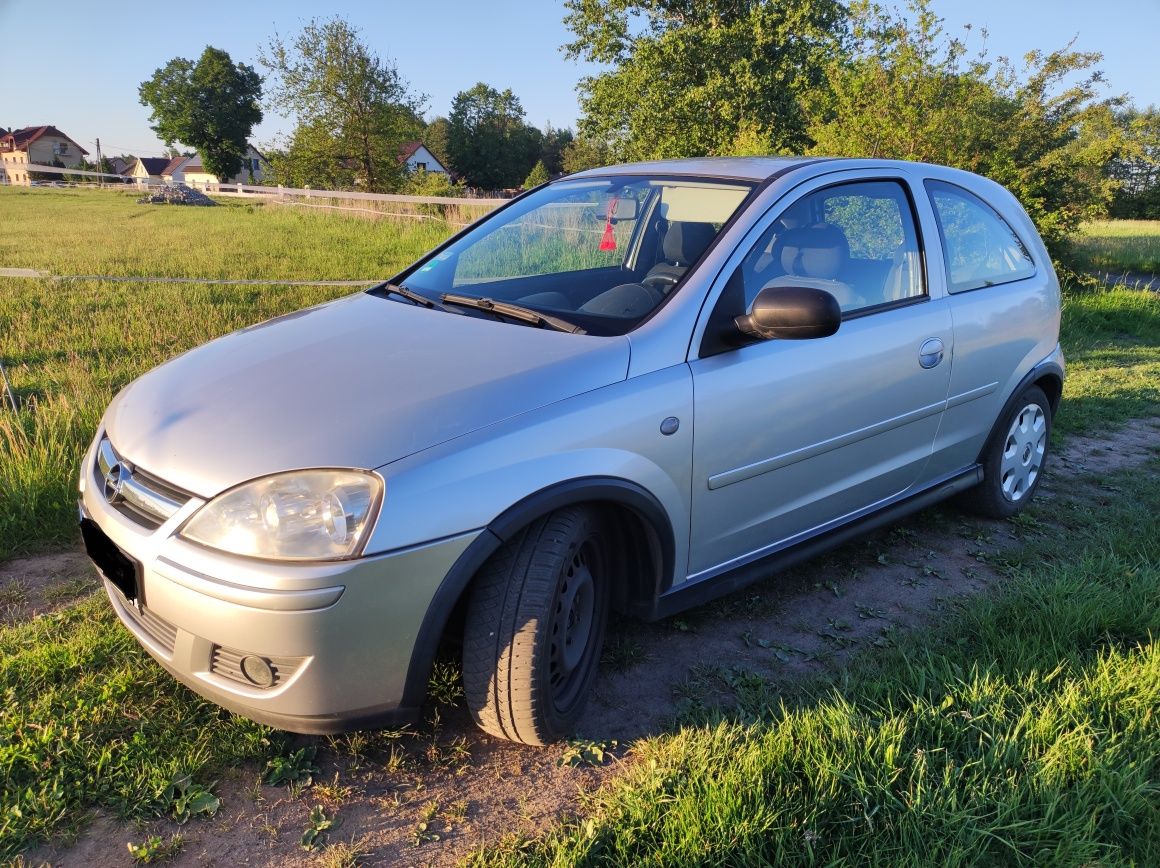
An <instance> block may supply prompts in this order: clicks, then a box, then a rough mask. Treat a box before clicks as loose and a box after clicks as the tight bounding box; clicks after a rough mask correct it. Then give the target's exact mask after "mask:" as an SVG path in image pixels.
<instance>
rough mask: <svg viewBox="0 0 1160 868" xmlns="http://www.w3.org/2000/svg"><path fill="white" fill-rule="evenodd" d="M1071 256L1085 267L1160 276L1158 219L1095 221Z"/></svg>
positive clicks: (1079, 239)
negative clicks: (1159, 274) (1158, 274)
mask: <svg viewBox="0 0 1160 868" xmlns="http://www.w3.org/2000/svg"><path fill="white" fill-rule="evenodd" d="M1074 253H1075V256H1076V258H1077V259H1078V260H1079V261H1080V263H1081V264H1082V265H1084V266H1086V267H1088V268H1099V269H1105V270H1107V271H1114V272H1126V271H1132V272H1139V273H1142V274H1157V273H1160V220H1097V221H1095V222H1092V223H1088V224H1085V225H1084V227H1083V233H1082V234H1081V235H1080V237H1079V238H1078V239H1076V241H1075V245H1074Z"/></svg>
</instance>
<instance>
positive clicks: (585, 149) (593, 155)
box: [560, 135, 613, 174]
mask: <svg viewBox="0 0 1160 868" xmlns="http://www.w3.org/2000/svg"><path fill="white" fill-rule="evenodd" d="M611 162H613V159H612V149H611V148H609V147H608V145H606V144H604V143H603V142H601V141H597V140H596V139H591V138H588V137H586V136H583V135H581V136H577V137H576V138H575V139H573V140H572V141H571V142H569V143H568V144H567V146H566V147H565V148H564V152H563V153H562V154H561V155H560V163H561V166H560V168H561V169H562V170H563V171H565V172H567V173H568V174H571V173H573V172H583V171H584V170H585V169H595V168H596V167H597V166H607V165H608V164H609V163H611Z"/></svg>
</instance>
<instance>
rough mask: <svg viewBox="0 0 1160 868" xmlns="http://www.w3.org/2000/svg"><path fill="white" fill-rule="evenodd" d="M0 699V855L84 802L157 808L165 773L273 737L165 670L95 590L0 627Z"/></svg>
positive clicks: (224, 757) (66, 821)
mask: <svg viewBox="0 0 1160 868" xmlns="http://www.w3.org/2000/svg"><path fill="white" fill-rule="evenodd" d="M0 702H2V703H3V705H2V707H0V781H3V786H2V787H0V860H3V859H6V858H11V857H14V856H15V855H17V854H18V853H19V852H20V851H22V850H24V849H25V848H27V847H28V846H30V845H31V844H34V843H35V842H36V841H38V840H43V839H45V838H47V837H49V836H50V835H52V834H54V833H60V832H62V831H65V830H70V829H79V828H80V827H81V826H83V825H84V823H85V821H86V819H87V818H88V815H89V814H90V813H91V812H92V810H93V809H94V808H98V807H100V808H103V809H105V810H107V811H109V812H111V813H113V814H114V815H116V816H118V817H122V818H146V817H152V816H159V815H166V814H168V813H170V812H171V810H172V808H173V805H172V801H173V799H172V796H171V795H169V794H167V793H166V790H167V789H168V788H169V785H170V783H172V782H173V781H174V780H175V779H176V778H179V777H181V776H182V775H192V776H193V778H194V780H195V782H196V783H197V784H199V785H201V786H209V785H211V784H212V783H213V782H214V781H215V780H216V777H217V776H218V775H220V774H221V773H222V772H224V771H225V770H226V769H228V768H229V767H231V766H233V765H235V764H236V763H239V762H241V761H243V760H245V759H249V758H257V757H263V756H266V755H268V754H269V753H270V751H271V749H272V744H271V737H275V743H277V742H278V739H280V738H281V736H280V734H277V733H272V732H271V731H270V730H268V729H266V728H265V727H261V726H259V725H257V724H254V723H250V722H248V721H245V720H242V719H241V718H236V717H228V716H227V715H224V714H223V713H222V712H221V711H220V709H218V708H217V707H216V706H215V705H213V704H211V703H208V702H205V701H202V700H201V699H198V698H197V697H196V696H194V694H193V693H191V692H190V691H188V690H186V689H185V688H184V687H182V686H181V685H180V684H178V683H177V682H176V681H174V680H173V678H171V677H170V676H169V675H168V673H166V672H165V671H164V670H162V669H161V667H159V666H157V665H156V664H155V663H153V662H152V661H151V660H150V659H149V657H148V655H147V654H146V653H145V652H144V651H143V650H142V649H141V647H140V646H139V645H138V644H137V642H136V641H135V640H134V639H133V638H132V637H131V636H130V635H129V633H128V631H126V630H125V629H123V628H122V627H120V625H118V623H117V619H116V617H115V616H114V615H113V613H112V610H111V609H110V607H109V604H108V601H107V600H106V599H105V598H104V594H96V595H90V596H89V597H88V598H87V599H86V600H84V601H82V602H79V603H77V604H74V605H72V606H70V607H69V608H67V609H64V610H62V611H60V612H58V613H56V614H53V615H48V616H43V617H40V618H37V619H35V620H33V621H31V622H30V623H26V624H21V625H18V626H13V627H5V628H4V629H2V630H0Z"/></svg>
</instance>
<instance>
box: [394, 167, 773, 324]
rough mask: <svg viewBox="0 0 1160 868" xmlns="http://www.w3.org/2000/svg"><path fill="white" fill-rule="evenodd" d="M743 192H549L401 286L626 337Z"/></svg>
mask: <svg viewBox="0 0 1160 868" xmlns="http://www.w3.org/2000/svg"><path fill="white" fill-rule="evenodd" d="M751 189H752V187H751V185H747V184H744V183H743V182H735V181H730V182H713V181H702V180H683V179H664V178H647V177H639V176H632V177H612V178H598V179H592V180H575V181H563V182H560V183H556V184H551V185H549V186H547V187H544V188H543V189H541V190H537V191H536V192H535V193H532V194H531V195H529V196H527V197H525V198H524V199H521V200H520V201H519V202H516V203H514V204H513V205H510V206H509V207H507V208H506V209H504V210H503V211H501V212H499V213H498V214H496V215H495V216H493V217H491V218H488V219H485V220H484V221H483V222H482V223H480V225H478V226H476V227H475V228H473V229H471V230H469V231H468V233H467V234H466V235H464V236H463V237H462V238H460V239H459V240H457V241H455V242H454V243H453V244H451V245H449V246H448V247H446V248H444V249H443V250H441V251H440V252H439V253H437V254H436V255H434V256H432V257H430V258H429V259H427V260H424V261H422V262H420V263H419V264H418V266H417V267H416V268H414V269H413V270H412V271H411V272H409V273H407V274H406V275H405V276H404V277H403V279H402V281H401V286H402V287H403V288H405V289H407V290H410V291H411V292H413V293H420V294H422V295H423V296H426V297H427V298H429V299H431V300H432V301H435V302H436V303H445V304H444V306H448V305H457V306H455V307H452V308H450V309H454V310H455V311H456V312H465V313H470V314H471V315H479V316H496V317H497V318H503V311H502V310H501V308H502V307H503V306H497V307H496V308H494V309H492V308H491V307H489V306H488V305H486V303H485V304H484V305H483V306H478V305H468V304H464V303H462V302H463V301H464V300H468V301H471V300H478V299H484V300H485V301H494V302H505V303H506V305H507V307H508V308H510V307H511V306H513V305H516V306H519V307H522V308H527V309H528V310H530V311H536V312H541V313H544V314H546V315H548V316H549V318H551V319H554V320H555V321H556V322H557V323H558V322H559V321H561V320H562V321H565V322H567V323H571V324H574V325H576V326H577V327H578V330H582V331H584V332H587V333H590V334H604V335H609V334H624V333H625V332H627V331H629V330H630V329H632V328H633V327H634V326H635V325H636V324H637V323H639V322H640V321H641V320H642V319H644V317H646V316H648V314H649V313H651V312H652V311H653V310H654V309H655V308H656V307H657V306H658V305H660V304H661V302H663V301H664V299H665V298H666V297H667V296H668V295H669V294H670V293H671V292H672V291H673V289H674V288H675V287H676V286H677V284H678V283H679V282H680V280H681V278H683V277H684V275H685V274H686V273H687V272H688V270H689V268H690V266H691V265H693V264H694V263H695V262H696V261H697V260H698V259H699V258H700V256H701V254H702V253H704V252H705V249H706V248H707V247H708V246H709V244H710V242H711V241H712V240H713V238H714V237H715V236H716V235H717V233H718V232H719V231H720V230H721V227H722V226H723V225H724V223H725V222H726V221H727V220H728V219H729V217H730V216H731V215H732V214H733V212H734V211H736V210H737V208H738V206H739V205H740V204H741V202H742V201H743V200H744V199H745V197H746V196H747V195H748V194H749V192H750V190H751ZM444 296H449V298H446V299H444ZM456 299H459V301H456ZM535 319H536V318H528V317H525V318H523V319H519V320H517V319H515V318H514V317H512V318H509V319H506V320H505V321H519V322H524V323H525V324H529V323H530V322H532V321H534V320H535ZM540 324H543V323H540ZM557 327H558V326H557Z"/></svg>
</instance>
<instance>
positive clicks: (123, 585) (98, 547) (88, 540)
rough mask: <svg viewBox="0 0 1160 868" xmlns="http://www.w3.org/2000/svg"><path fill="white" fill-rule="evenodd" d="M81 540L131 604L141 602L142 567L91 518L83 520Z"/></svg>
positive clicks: (92, 558) (107, 577)
mask: <svg viewBox="0 0 1160 868" xmlns="http://www.w3.org/2000/svg"><path fill="white" fill-rule="evenodd" d="M81 538H82V539H83V540H84V543H85V551H86V552H88V555H89V558H90V559H91V560H92V562H93V563H94V564H96V567H97V569H98V570H100V573H101V575H102V576H104V577H105V578H106V579H108V580H109V582H110V583H111V584H112V585H113V587H115V588H116V589H117V590H118V591H120V592H121V596H123V597H124V598H125V599H126V600H127V601H129V602H130V603H139V602H140V601H141V565H140V564H139V563H138V562H137V561H135V560H133V558H131V557H129V556H128V555H127V554H125V553H124V552H123V551H121V549H120V548H118V547H117V544H116V543H115V542H113V541H112V540H111V539H109V535H108V534H106V533H105V532H104V531H103V530H101V528H100V527H99V526H98V525H97V523H96V522H94V521H93V520H92V519H91V518H82V519H81Z"/></svg>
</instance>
